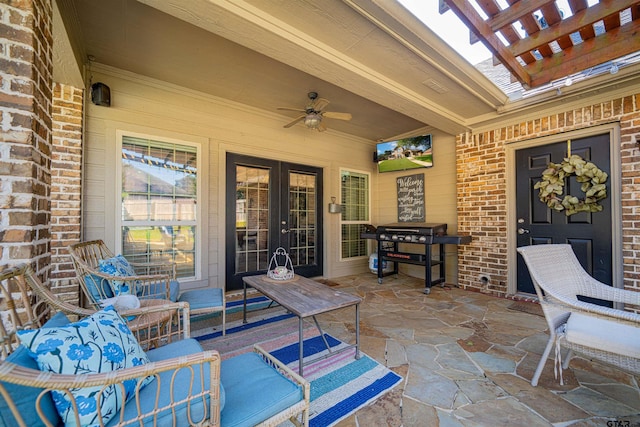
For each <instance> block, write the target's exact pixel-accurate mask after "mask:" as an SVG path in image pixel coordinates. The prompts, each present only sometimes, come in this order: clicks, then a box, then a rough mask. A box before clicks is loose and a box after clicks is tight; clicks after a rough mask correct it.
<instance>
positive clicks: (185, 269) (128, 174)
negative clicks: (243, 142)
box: [119, 134, 201, 280]
mask: <svg viewBox="0 0 640 427" xmlns="http://www.w3.org/2000/svg"><path fill="white" fill-rule="evenodd" d="M198 148H199V147H198V146H196V145H194V144H189V143H183V142H175V141H165V140H160V138H146V137H141V136H138V135H135V136H134V135H132V134H123V135H122V137H121V160H120V161H121V165H120V167H121V188H120V190H121V191H120V194H121V197H120V206H119V207H120V211H121V215H120V221H119V225H120V231H121V233H122V236H121V237H122V254H123V255H124V256H126V257H127V259H129V260H130V261H132V262H148V261H154V262H156V261H163V262H173V263H175V264H176V268H177V276H178V278H180V279H189V280H194V279H198V276H199V273H198V271H199V269H198V263H199V259H200V256H199V255H200V254H199V253H198V252H199V251H198V248H199V247H200V245H199V242H198V241H197V240H198V239H199V236H200V235H201V233H200V228H199V218H198V194H199V193H198V188H199V187H200V175H199V173H198V172H199V170H198V168H199V155H198V153H199V149H198Z"/></svg>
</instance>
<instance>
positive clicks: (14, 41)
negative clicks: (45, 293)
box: [0, 0, 53, 282]
mask: <svg viewBox="0 0 640 427" xmlns="http://www.w3.org/2000/svg"><path fill="white" fill-rule="evenodd" d="M52 13H53V12H52V4H51V0H2V2H1V3H0V64H1V65H0V230H1V231H0V265H15V264H18V263H30V264H31V265H32V266H33V267H34V269H35V270H36V273H37V274H38V276H39V277H40V279H42V280H43V281H45V282H46V281H48V278H49V270H50V263H51V252H50V244H51V235H50V222H51V199H50V191H51V189H50V183H51V100H52V93H51V91H52V85H53V84H52V69H53V68H52V67H53V66H52V44H53V41H52V33H51V28H52Z"/></svg>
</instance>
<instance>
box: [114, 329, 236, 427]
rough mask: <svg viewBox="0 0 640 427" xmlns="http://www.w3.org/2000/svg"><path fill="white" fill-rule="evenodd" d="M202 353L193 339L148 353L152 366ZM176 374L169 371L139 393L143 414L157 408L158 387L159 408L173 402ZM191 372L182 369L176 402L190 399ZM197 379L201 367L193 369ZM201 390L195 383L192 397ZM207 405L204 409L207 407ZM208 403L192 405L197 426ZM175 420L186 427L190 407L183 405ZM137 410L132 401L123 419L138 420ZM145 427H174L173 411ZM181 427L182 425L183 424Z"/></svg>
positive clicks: (150, 419)
mask: <svg viewBox="0 0 640 427" xmlns="http://www.w3.org/2000/svg"><path fill="white" fill-rule="evenodd" d="M201 351H202V347H201V346H200V344H199V343H198V341H196V340H195V339H193V338H190V339H186V340H181V341H176V342H172V343H170V344H167V345H164V346H162V347H158V348H154V349H153V350H150V351H149V352H148V353H147V356H148V357H149V360H150V361H151V362H158V361H161V360H167V359H170V358H173V357H179V356H186V355H189V354H194V353H199V352H201ZM174 372H175V371H166V372H163V373H161V374H160V375H159V378H158V379H159V381H154V382H153V383H151V384H149V385H148V386H146V387H145V388H144V389H143V390H141V391H140V405H141V411H142V412H143V413H145V412H150V411H152V410H153V408H154V403H155V399H156V393H157V391H158V389H157V388H158V386H160V390H161V392H160V394H159V402H158V407H162V406H166V405H168V404H169V402H170V397H171V396H170V393H169V388H168V387H169V386H170V384H171V377H172V376H173V374H174ZM191 375H192V374H191V372H190V371H189V369H186V368H183V369H181V370H180V371H179V372H178V374H177V375H176V379H175V383H174V384H175V386H174V392H175V394H174V400H180V399H184V398H186V396H187V393H188V390H189V385H190V382H191V378H192V376H191ZM193 375H194V378H200V366H194V370H193ZM209 375H210V374H209V365H208V364H207V365H205V367H204V378H205V384H204V387H205V390H208V389H209V387H210V385H209V380H208V378H209ZM201 390H202V388H201V383H200V381H199V380H196V381H194V382H193V391H192V393H199V392H200V391H201ZM204 405H207V406H206V408H207V409H205V406H204ZM208 405H209V399H206V402H203V400H202V399H197V400H195V401H193V402H192V403H191V405H190V406H191V407H190V408H189V410H190V414H191V419H192V420H193V421H194V422H196V423H197V422H199V421H201V420H202V418H203V417H204V413H205V410H207V411H208ZM224 405H225V393H224V389H222V387H220V407H221V408H222V407H224ZM176 410H177V412H176V419H177V420H182V421H183V423H184V425H187V424H188V423H187V421H186V420H188V415H187V404H186V403H184V404H182V405H180V406H178V407H177V409H176ZM137 414H138V410H137V408H136V401H135V400H133V399H132V400H131V402H129V403H128V404H127V405H126V406H125V410H124V419H125V420H130V419H133V418H135V417H136V416H137ZM116 421H118V420H116V419H113V420H111V422H110V423H109V426H111V425H116V424H117V422H116ZM143 423H144V425H147V424H149V425H154V426H158V427H160V426H173V414H172V412H171V410H170V409H167V410H165V411H163V412H160V413H159V414H158V415H157V418H156V419H155V420H154V419H153V417H152V416H150V417H148V418H146V419H144V420H143ZM180 425H182V424H180Z"/></svg>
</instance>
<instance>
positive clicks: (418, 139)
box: [376, 134, 433, 172]
mask: <svg viewBox="0 0 640 427" xmlns="http://www.w3.org/2000/svg"><path fill="white" fill-rule="evenodd" d="M376 161H377V162H378V172H393V171H403V170H408V169H419V168H430V167H432V166H433V141H432V140H431V134H429V135H420V136H413V137H411V138H402V139H397V140H395V141H388V142H379V143H378V144H376Z"/></svg>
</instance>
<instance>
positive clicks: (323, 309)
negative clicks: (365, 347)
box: [242, 275, 362, 375]
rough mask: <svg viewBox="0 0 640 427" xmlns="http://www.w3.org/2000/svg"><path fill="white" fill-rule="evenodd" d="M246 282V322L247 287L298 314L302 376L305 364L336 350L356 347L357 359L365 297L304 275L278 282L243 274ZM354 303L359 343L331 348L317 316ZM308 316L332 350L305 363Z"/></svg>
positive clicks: (245, 318)
mask: <svg viewBox="0 0 640 427" xmlns="http://www.w3.org/2000/svg"><path fill="white" fill-rule="evenodd" d="M242 281H243V283H244V308H243V321H244V323H247V286H251V287H252V288H254V289H256V290H258V291H260V292H262V294H264V295H265V296H267V297H268V298H271V299H272V300H273V301H275V302H277V303H278V304H280V305H281V306H283V307H284V308H286V309H287V310H289V311H290V312H292V313H293V314H295V315H296V316H298V325H299V329H298V331H299V337H298V341H299V343H300V345H299V347H300V361H299V362H300V365H299V367H300V371H299V372H300V375H303V373H302V369H303V366H304V365H305V364H308V363H312V362H315V361H316V360H320V359H324V358H326V357H329V356H333V355H334V354H336V353H339V352H342V351H345V350H348V349H350V348H352V347H355V349H356V359H359V358H360V311H359V310H360V302H362V298H360V297H357V296H354V295H351V294H348V293H346V292H342V291H339V290H336V289H332V288H330V287H329V286H326V285H323V284H322V283H318V282H316V281H314V280H311V279H307V278H306V277H302V276H295V277H294V278H293V279H291V280H286V281H278V280H273V279H270V278H269V277H267V276H266V275H260V276H247V277H243V278H242ZM352 305H354V306H355V307H356V343H355V345H350V346H348V347H345V348H343V349H340V350H337V351H332V350H331V347H330V346H329V343H328V342H327V339H326V338H325V336H324V333H323V332H322V328H320V324H319V323H318V320H317V319H316V315H318V314H322V313H327V312H329V311H333V310H338V309H340V308H345V307H350V306H352ZM305 317H312V318H313V321H314V322H315V324H316V327H317V328H318V331H319V332H320V336H321V337H322V339H323V341H324V344H325V345H326V346H327V349H328V350H329V354H327V355H325V356H322V357H317V358H315V359H314V360H312V361H309V362H307V363H304V350H303V343H304V338H303V333H302V331H303V319H304V318H305Z"/></svg>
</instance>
